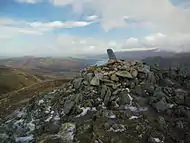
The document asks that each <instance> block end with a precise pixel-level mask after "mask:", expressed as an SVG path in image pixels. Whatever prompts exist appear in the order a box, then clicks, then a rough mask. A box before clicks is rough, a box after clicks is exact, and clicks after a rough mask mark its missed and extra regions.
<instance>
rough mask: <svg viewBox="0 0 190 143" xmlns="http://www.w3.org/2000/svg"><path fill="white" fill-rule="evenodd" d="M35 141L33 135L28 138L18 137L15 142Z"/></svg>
mask: <svg viewBox="0 0 190 143" xmlns="http://www.w3.org/2000/svg"><path fill="white" fill-rule="evenodd" d="M33 139H34V136H33V135H30V136H26V137H16V138H15V142H27V141H31V140H33Z"/></svg>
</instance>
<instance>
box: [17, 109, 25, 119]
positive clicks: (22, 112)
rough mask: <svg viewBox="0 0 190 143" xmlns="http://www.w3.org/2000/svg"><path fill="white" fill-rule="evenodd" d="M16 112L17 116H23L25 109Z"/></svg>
mask: <svg viewBox="0 0 190 143" xmlns="http://www.w3.org/2000/svg"><path fill="white" fill-rule="evenodd" d="M16 114H17V117H22V116H23V115H24V114H25V112H24V111H23V110H21V111H16Z"/></svg>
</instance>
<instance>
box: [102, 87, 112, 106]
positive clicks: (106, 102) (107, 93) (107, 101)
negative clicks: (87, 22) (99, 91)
mask: <svg viewBox="0 0 190 143" xmlns="http://www.w3.org/2000/svg"><path fill="white" fill-rule="evenodd" d="M111 94H112V93H111V90H110V88H107V92H106V95H105V97H104V104H105V106H107V105H108V103H109V100H110V97H111Z"/></svg>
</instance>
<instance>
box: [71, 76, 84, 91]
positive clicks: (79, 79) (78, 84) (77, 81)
mask: <svg viewBox="0 0 190 143" xmlns="http://www.w3.org/2000/svg"><path fill="white" fill-rule="evenodd" d="M82 81H83V78H76V79H74V81H73V84H74V88H75V89H79V87H80V86H81V83H82Z"/></svg>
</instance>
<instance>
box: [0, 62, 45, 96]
mask: <svg viewBox="0 0 190 143" xmlns="http://www.w3.org/2000/svg"><path fill="white" fill-rule="evenodd" d="M42 80H43V78H42V77H40V76H35V75H32V74H29V73H27V72H26V71H23V70H21V69H13V68H8V67H5V66H0V95H2V94H4V93H8V92H11V91H14V90H17V89H20V88H22V87H25V86H28V85H31V84H34V83H38V82H41V81H42Z"/></svg>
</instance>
